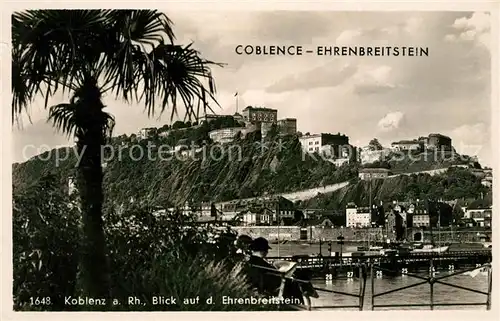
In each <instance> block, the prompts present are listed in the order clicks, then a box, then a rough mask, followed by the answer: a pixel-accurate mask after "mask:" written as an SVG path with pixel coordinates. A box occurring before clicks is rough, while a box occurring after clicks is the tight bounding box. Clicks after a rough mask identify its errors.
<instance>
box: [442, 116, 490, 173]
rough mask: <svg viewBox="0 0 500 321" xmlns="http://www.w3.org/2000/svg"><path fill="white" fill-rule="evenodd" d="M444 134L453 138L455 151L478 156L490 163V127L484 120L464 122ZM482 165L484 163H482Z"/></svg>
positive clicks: (481, 160) (484, 161)
mask: <svg viewBox="0 0 500 321" xmlns="http://www.w3.org/2000/svg"><path fill="white" fill-rule="evenodd" d="M446 134H448V135H450V137H452V139H453V146H454V147H455V149H456V150H457V153H459V154H464V155H470V156H478V157H479V160H480V162H483V163H485V164H491V161H492V158H493V157H492V156H493V155H492V153H491V149H490V145H491V128H490V126H489V125H488V124H486V123H484V122H478V123H471V124H464V125H461V126H458V127H456V128H454V129H452V130H450V131H448V132H447V133H446ZM483 165H484V164H483Z"/></svg>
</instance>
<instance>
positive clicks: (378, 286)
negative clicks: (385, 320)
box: [269, 242, 488, 310]
mask: <svg viewBox="0 0 500 321" xmlns="http://www.w3.org/2000/svg"><path fill="white" fill-rule="evenodd" d="M356 245H360V244H359V243H357V244H356V243H346V244H345V245H343V246H342V247H343V250H344V252H345V251H349V250H351V249H352V248H353V247H355V246H356ZM271 247H272V249H271V250H270V251H269V257H273V256H278V245H277V244H271ZM465 248H467V249H482V248H483V246H482V245H481V244H457V245H451V246H450V249H449V250H450V251H453V250H460V249H465ZM339 250H340V245H337V244H336V243H333V244H332V251H339ZM321 252H322V254H323V255H328V245H327V244H323V245H322V246H321ZM319 253H320V246H319V244H307V243H303V244H300V243H292V242H289V243H286V244H281V245H280V246H279V255H280V256H289V255H300V254H302V255H304V254H309V255H317V254H319ZM447 273H448V272H441V273H440V274H439V275H438V276H444V275H446V274H447ZM422 276H426V275H422ZM420 281H421V280H420V279H417V278H414V277H411V276H409V275H403V276H398V277H385V276H382V277H380V278H375V279H374V282H375V283H374V288H375V293H381V292H385V291H389V290H392V289H396V288H400V287H403V286H408V285H411V284H415V283H418V282H420ZM443 281H444V282H447V283H451V284H454V285H459V286H463V287H467V288H472V289H475V290H479V291H483V292H487V289H488V277H487V275H485V274H481V273H480V274H478V275H476V276H475V277H472V276H470V275H455V276H450V277H449V278H446V279H444V280H443ZM366 282H367V283H366V290H365V299H364V308H363V310H370V309H371V296H372V294H371V281H370V276H368V278H367V281H366ZM314 286H315V287H318V288H323V289H327V290H334V291H340V292H347V293H352V294H356V295H357V294H358V293H359V286H360V281H359V279H357V278H353V279H334V280H328V281H326V280H315V281H314ZM318 293H319V295H320V297H319V298H318V299H312V306H313V307H320V306H326V305H330V306H331V305H334V306H338V305H357V304H358V298H355V297H348V296H344V295H340V294H332V293H328V292H323V291H318ZM451 298H452V299H451ZM429 301H430V286H429V284H423V285H419V286H416V287H413V288H409V289H404V290H402V291H397V292H393V293H390V294H387V295H383V296H380V297H376V299H375V304H376V305H377V304H428V303H429ZM434 302H435V303H457V302H474V303H477V302H481V303H485V302H486V295H483V294H480V293H474V292H470V291H466V290H462V289H457V288H453V287H450V286H447V285H443V284H435V285H434ZM384 309H385V310H388V309H392V310H394V309H399V310H403V309H427V310H428V309H429V307H397V308H377V307H376V310H384ZM434 309H435V310H441V309H483V310H484V309H486V307H485V306H464V305H463V306H446V307H434Z"/></svg>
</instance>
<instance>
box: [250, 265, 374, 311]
mask: <svg viewBox="0 0 500 321" xmlns="http://www.w3.org/2000/svg"><path fill="white" fill-rule="evenodd" d="M252 267H254V268H257V269H261V270H264V271H265V272H264V273H268V274H272V275H276V276H277V277H279V278H281V285H280V288H279V293H278V298H279V299H281V298H283V295H284V290H285V286H286V281H287V280H289V281H291V282H297V283H299V284H310V286H311V287H312V289H314V290H316V291H319V292H326V293H331V294H338V295H343V296H348V297H354V298H357V299H358V304H344V305H324V306H314V307H313V306H312V305H311V300H310V297H307V296H305V300H304V301H305V302H306V303H305V304H304V305H300V304H294V305H289V306H290V307H291V308H294V309H297V310H308V311H311V310H321V309H358V310H360V311H362V310H363V307H364V299H365V293H366V280H367V268H366V265H364V264H363V265H359V279H360V284H359V290H358V293H357V294H356V293H348V292H343V291H335V290H330V289H325V288H320V287H315V286H312V284H311V283H310V282H311V281H309V280H301V279H298V278H295V277H292V276H286V274H285V273H282V272H279V271H277V270H275V269H271V268H267V267H263V266H259V265H253V266H252Z"/></svg>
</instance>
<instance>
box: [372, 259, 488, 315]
mask: <svg viewBox="0 0 500 321" xmlns="http://www.w3.org/2000/svg"><path fill="white" fill-rule="evenodd" d="M477 269H487V271H488V290H487V292H484V291H479V290H476V289H472V288H468V287H465V286H460V285H456V284H452V283H448V282H444V281H442V280H443V279H446V278H449V277H452V276H455V275H460V274H463V273H466V272H470V271H474V270H477ZM376 271H385V272H388V273H397V271H394V270H389V269H385V268H382V267H380V266H377V265H374V264H372V265H371V268H370V272H371V273H370V279H371V294H372V296H371V309H372V310H375V308H398V307H399V308H402V307H429V308H430V309H431V310H434V307H438V306H486V309H487V310H490V309H491V288H492V266H491V263H487V264H483V265H479V266H476V267H472V268H468V269H463V270H460V271H455V272H452V273H450V274H447V275H444V276H439V277H435V272H434V265H433V260H432V259H431V260H430V267H429V276H427V277H425V276H422V275H417V274H412V273H405V275H406V276H409V277H413V278H416V279H420V280H422V281H420V282H417V283H414V284H411V285H407V286H402V287H398V288H395V289H392V290H388V291H384V292H380V293H375V278H374V277H373V276H374V274H375V273H374V272H376ZM423 284H429V287H430V291H429V303H421V304H419V303H408V304H375V298H378V297H381V296H384V295H387V294H390V293H395V292H398V291H402V290H406V289H410V288H413V287H416V286H419V285H423ZM435 284H442V285H446V286H449V287H453V288H456V289H461V290H466V291H470V292H474V293H478V294H483V295H485V296H486V302H453V303H436V302H434V285H435Z"/></svg>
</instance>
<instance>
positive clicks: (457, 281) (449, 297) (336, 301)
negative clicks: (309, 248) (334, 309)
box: [311, 273, 488, 310]
mask: <svg viewBox="0 0 500 321" xmlns="http://www.w3.org/2000/svg"><path fill="white" fill-rule="evenodd" d="M442 275H444V274H443V273H442V274H439V276H442ZM443 281H444V282H446V283H451V284H454V285H459V286H463V287H468V288H472V289H475V290H479V291H483V292H487V290H488V277H487V275H483V274H478V275H476V276H475V277H472V276H470V275H455V276H450V277H449V278H446V279H444V280H443ZM418 282H420V280H419V279H416V278H413V277H411V276H409V275H405V276H399V277H393V278H385V277H382V278H375V279H374V285H375V286H374V288H375V293H381V292H385V291H389V290H392V289H396V288H400V287H403V286H408V285H411V284H415V283H418ZM314 286H315V287H318V288H323V289H327V290H334V291H340V292H347V293H352V294H356V295H357V294H358V293H359V287H360V281H359V279H357V278H355V279H350V280H349V279H348V280H345V279H344V280H330V281H315V282H314ZM318 294H319V295H320V297H319V298H318V299H312V302H311V304H312V306H313V307H318V308H319V307H321V306H327V305H328V306H332V305H333V306H338V305H357V304H358V298H355V297H348V296H345V295H340V294H332V293H328V292H323V291H318ZM371 296H372V293H371V281H370V277H368V279H367V282H366V292H365V299H364V308H363V310H370V309H371ZM429 302H430V286H429V284H428V283H427V284H423V285H419V286H416V287H413V288H409V289H404V290H401V291H397V292H393V293H389V294H387V295H383V296H380V297H376V298H375V305H377V304H428V303H429ZM463 302H469V303H472V302H474V303H485V302H486V295H483V294H480V293H474V292H470V291H466V290H462V289H457V288H453V287H450V286H447V285H443V284H435V285H434V303H463ZM375 309H376V310H395V309H397V310H408V309H420V310H424V309H425V310H429V309H430V308H429V307H397V308H378V307H376V308H375ZM434 309H435V310H443V309H445V310H446V309H447V310H453V309H455V310H457V309H461V310H463V309H473V310H474V309H475V310H485V309H486V307H485V306H466V305H461V306H445V307H434ZM340 310H341V309H340ZM351 310H352V309H351Z"/></svg>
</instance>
